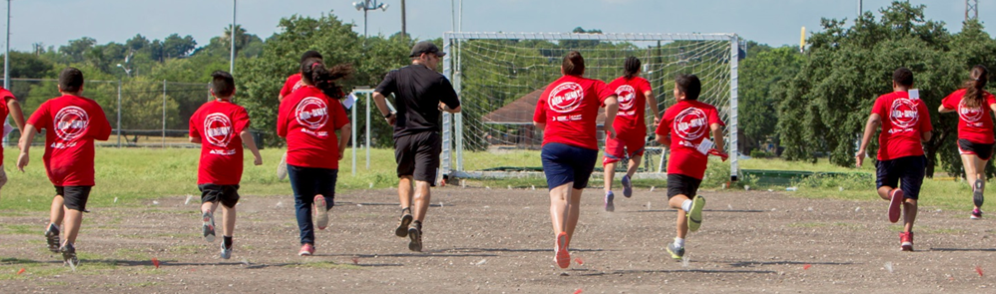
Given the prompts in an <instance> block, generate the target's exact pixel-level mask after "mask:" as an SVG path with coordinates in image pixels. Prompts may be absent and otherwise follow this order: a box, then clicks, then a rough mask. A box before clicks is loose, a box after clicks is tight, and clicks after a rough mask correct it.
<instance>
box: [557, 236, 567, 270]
mask: <svg viewBox="0 0 996 294" xmlns="http://www.w3.org/2000/svg"><path fill="white" fill-rule="evenodd" d="M556 248H557V252H556V255H554V260H556V261H557V266H559V267H560V268H567V267H569V266H571V253H570V252H567V233H566V232H560V234H557V247H556Z"/></svg>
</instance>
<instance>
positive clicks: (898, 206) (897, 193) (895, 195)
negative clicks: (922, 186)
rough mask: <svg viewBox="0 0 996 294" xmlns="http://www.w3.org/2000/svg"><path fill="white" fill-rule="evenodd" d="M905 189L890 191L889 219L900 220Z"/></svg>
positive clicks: (892, 220) (891, 220)
mask: <svg viewBox="0 0 996 294" xmlns="http://www.w3.org/2000/svg"><path fill="white" fill-rule="evenodd" d="M903 195H904V194H903V190H902V189H892V191H890V192H889V197H890V200H889V221H890V222H898V221H899V216H900V213H901V212H902V208H903Z"/></svg>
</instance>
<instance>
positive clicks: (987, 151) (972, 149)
mask: <svg viewBox="0 0 996 294" xmlns="http://www.w3.org/2000/svg"><path fill="white" fill-rule="evenodd" d="M958 152H959V153H961V154H975V156H978V157H979V159H982V160H989V159H990V158H992V156H993V144H979V143H973V142H972V141H969V140H965V139H958Z"/></svg>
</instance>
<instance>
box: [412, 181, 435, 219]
mask: <svg viewBox="0 0 996 294" xmlns="http://www.w3.org/2000/svg"><path fill="white" fill-rule="evenodd" d="M429 186H430V185H429V182H426V181H415V209H412V211H413V214H414V216H415V221H417V222H422V220H424V219H425V213H426V211H428V210H429V203H430V201H431V200H432V197H431V196H432V195H431V194H432V193H431V192H430V191H429Z"/></svg>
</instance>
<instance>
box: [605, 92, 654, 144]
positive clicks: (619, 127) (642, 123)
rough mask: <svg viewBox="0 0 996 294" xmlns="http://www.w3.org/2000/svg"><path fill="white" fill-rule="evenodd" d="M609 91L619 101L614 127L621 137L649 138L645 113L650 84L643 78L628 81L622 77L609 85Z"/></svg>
mask: <svg viewBox="0 0 996 294" xmlns="http://www.w3.org/2000/svg"><path fill="white" fill-rule="evenodd" d="M609 89H610V90H612V91H614V92H615V93H616V96H618V98H616V99H619V114H617V115H616V120H615V121H614V122H613V123H612V125H613V126H614V127H615V128H616V132H617V133H618V134H617V135H619V136H631V135H632V136H634V137H638V138H642V137H646V136H647V122H646V120H645V118H644V117H645V116H646V115H645V113H646V110H645V109H646V107H647V96H646V95H644V93H646V92H647V91H650V90H651V88H650V82H648V81H647V80H646V79H644V78H641V77H633V78H632V79H626V77H620V78H618V79H615V80H614V81H612V82H611V83H609Z"/></svg>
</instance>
